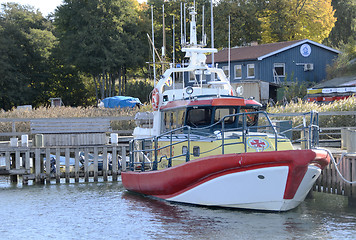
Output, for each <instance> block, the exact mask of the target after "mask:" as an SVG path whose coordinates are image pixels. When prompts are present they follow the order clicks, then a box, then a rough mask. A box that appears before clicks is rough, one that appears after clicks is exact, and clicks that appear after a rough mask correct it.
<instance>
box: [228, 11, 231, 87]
mask: <svg viewBox="0 0 356 240" xmlns="http://www.w3.org/2000/svg"><path fill="white" fill-rule="evenodd" d="M230 35H231V31H230V15H229V51H228V55H229V56H228V74H229V76H228V79H229V81H231V80H230V74H231V73H230V64H231V59H230V57H231V46H230V45H231V37H230Z"/></svg>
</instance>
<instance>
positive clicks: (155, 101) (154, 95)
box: [152, 88, 159, 111]
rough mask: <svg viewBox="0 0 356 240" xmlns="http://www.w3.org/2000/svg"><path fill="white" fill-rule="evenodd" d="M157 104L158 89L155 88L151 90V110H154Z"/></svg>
mask: <svg viewBox="0 0 356 240" xmlns="http://www.w3.org/2000/svg"><path fill="white" fill-rule="evenodd" d="M158 106H159V91H158V89H157V88H155V89H153V91H152V107H153V110H154V111H156V110H157V109H158Z"/></svg>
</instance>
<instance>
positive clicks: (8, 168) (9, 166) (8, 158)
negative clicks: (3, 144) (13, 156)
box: [5, 151, 11, 171]
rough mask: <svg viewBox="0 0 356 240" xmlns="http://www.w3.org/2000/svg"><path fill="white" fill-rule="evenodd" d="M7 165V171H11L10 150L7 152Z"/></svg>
mask: <svg viewBox="0 0 356 240" xmlns="http://www.w3.org/2000/svg"><path fill="white" fill-rule="evenodd" d="M5 165H6V171H10V169H11V161H10V152H8V151H6V152H5Z"/></svg>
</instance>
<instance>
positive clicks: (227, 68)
mask: <svg viewBox="0 0 356 240" xmlns="http://www.w3.org/2000/svg"><path fill="white" fill-rule="evenodd" d="M222 70H223V71H224V73H225V76H228V77H230V76H229V66H223V67H222Z"/></svg>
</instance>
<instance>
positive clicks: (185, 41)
mask: <svg viewBox="0 0 356 240" xmlns="http://www.w3.org/2000/svg"><path fill="white" fill-rule="evenodd" d="M186 43H187V24H186V16H185V3H184V45H186Z"/></svg>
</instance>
